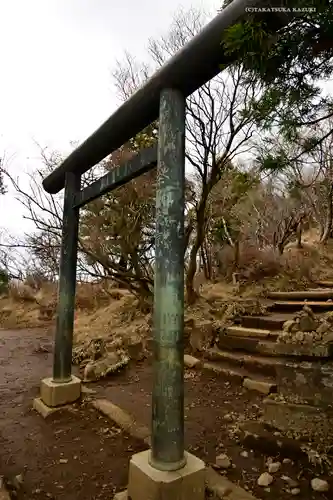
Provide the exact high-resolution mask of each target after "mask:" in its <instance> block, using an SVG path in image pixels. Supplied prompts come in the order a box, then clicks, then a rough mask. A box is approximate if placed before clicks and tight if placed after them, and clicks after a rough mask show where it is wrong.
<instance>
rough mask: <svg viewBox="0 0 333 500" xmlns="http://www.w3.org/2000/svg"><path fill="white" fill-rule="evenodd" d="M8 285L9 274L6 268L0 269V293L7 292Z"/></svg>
mask: <svg viewBox="0 0 333 500" xmlns="http://www.w3.org/2000/svg"><path fill="white" fill-rule="evenodd" d="M8 285H9V274H8V271H7V270H6V269H0V293H1V294H3V293H7V292H8Z"/></svg>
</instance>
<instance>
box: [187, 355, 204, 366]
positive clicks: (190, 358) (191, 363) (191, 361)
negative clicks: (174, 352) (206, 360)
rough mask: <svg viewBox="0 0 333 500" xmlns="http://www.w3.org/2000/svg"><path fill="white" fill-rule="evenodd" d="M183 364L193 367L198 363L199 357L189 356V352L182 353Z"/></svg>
mask: <svg viewBox="0 0 333 500" xmlns="http://www.w3.org/2000/svg"><path fill="white" fill-rule="evenodd" d="M184 365H185V366H187V368H195V367H196V366H198V365H200V359H198V358H195V357H194V356H190V355H189V354H184Z"/></svg>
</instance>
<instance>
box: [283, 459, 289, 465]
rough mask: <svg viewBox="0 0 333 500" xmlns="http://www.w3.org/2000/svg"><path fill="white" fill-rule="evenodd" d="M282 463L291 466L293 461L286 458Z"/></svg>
mask: <svg viewBox="0 0 333 500" xmlns="http://www.w3.org/2000/svg"><path fill="white" fill-rule="evenodd" d="M282 462H283V463H284V464H290V463H291V459H290V458H284V459H283V461H282Z"/></svg>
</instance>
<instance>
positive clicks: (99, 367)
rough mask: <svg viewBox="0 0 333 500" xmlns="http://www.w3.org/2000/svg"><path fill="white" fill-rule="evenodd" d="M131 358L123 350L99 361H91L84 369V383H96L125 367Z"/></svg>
mask: <svg viewBox="0 0 333 500" xmlns="http://www.w3.org/2000/svg"><path fill="white" fill-rule="evenodd" d="M128 362H129V356H128V355H127V354H126V353H125V351H123V350H118V351H117V352H109V353H108V354H106V355H104V356H103V357H102V358H101V359H98V360H97V361H89V363H88V364H87V365H86V367H85V369H84V378H83V382H96V381H97V380H100V379H101V378H104V377H107V376H108V375H110V374H111V373H114V372H116V371H118V370H119V369H120V368H123V367H125V366H126V365H127V364H128Z"/></svg>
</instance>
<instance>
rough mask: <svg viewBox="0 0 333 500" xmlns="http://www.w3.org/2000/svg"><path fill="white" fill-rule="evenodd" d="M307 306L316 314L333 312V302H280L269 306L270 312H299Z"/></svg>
mask: <svg viewBox="0 0 333 500" xmlns="http://www.w3.org/2000/svg"><path fill="white" fill-rule="evenodd" d="M305 305H307V306H309V307H311V309H312V310H313V311H314V312H319V311H321V312H324V311H332V310H333V300H332V302H319V301H318V302H313V301H296V300H295V301H283V300H279V301H276V302H274V303H273V304H272V305H270V306H269V310H270V311H284V312H287V311H290V312H291V311H295V312H297V311H299V310H301V309H302V308H303V307H304V306H305Z"/></svg>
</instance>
